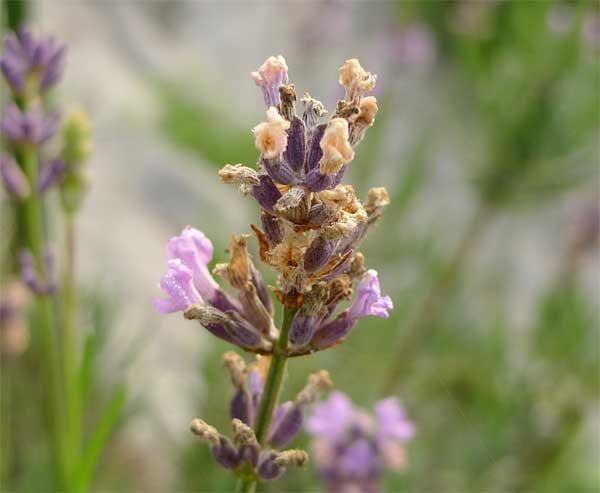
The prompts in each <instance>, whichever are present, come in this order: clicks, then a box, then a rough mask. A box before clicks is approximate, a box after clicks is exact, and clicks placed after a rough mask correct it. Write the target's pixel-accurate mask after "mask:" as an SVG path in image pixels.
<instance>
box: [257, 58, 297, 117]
mask: <svg viewBox="0 0 600 493" xmlns="http://www.w3.org/2000/svg"><path fill="white" fill-rule="evenodd" d="M252 78H253V79H254V82H255V83H256V85H257V86H260V88H261V89H262V91H263V96H264V98H265V105H266V107H267V108H269V107H270V106H278V105H279V103H280V102H281V98H280V96H279V86H280V85H281V84H287V83H288V81H289V80H288V66H287V64H286V63H285V58H283V57H282V56H281V55H279V56H276V57H275V56H270V57H269V58H267V60H266V61H265V63H263V64H262V65H261V66H260V67H259V68H258V71H257V72H252Z"/></svg>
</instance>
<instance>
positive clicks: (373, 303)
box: [348, 269, 394, 320]
mask: <svg viewBox="0 0 600 493" xmlns="http://www.w3.org/2000/svg"><path fill="white" fill-rule="evenodd" d="M393 307H394V305H393V303H392V300H391V298H390V297H389V296H381V288H380V287H379V279H378V278H377V271H375V270H373V269H370V270H368V271H367V272H366V273H365V275H364V277H363V278H362V280H361V281H360V283H359V284H358V296H357V297H356V300H355V301H354V303H352V306H351V307H350V310H349V313H348V315H349V317H350V318H351V319H354V320H357V319H359V318H360V317H366V316H368V315H372V316H374V317H382V318H388V317H389V313H388V310H391V309H392V308H393Z"/></svg>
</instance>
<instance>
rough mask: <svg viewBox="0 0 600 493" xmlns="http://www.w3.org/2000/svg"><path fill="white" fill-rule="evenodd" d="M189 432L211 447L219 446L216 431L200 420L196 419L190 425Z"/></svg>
mask: <svg viewBox="0 0 600 493" xmlns="http://www.w3.org/2000/svg"><path fill="white" fill-rule="evenodd" d="M190 431H191V432H192V433H193V434H194V435H197V436H198V437H200V438H201V439H202V440H204V441H205V442H207V443H209V444H210V445H212V446H213V447H216V446H218V445H219V442H220V440H219V432H218V431H217V429H216V428H215V427H213V426H210V425H209V424H208V423H206V422H204V421H202V420H201V419H198V418H196V419H194V420H193V421H192V422H191V423H190Z"/></svg>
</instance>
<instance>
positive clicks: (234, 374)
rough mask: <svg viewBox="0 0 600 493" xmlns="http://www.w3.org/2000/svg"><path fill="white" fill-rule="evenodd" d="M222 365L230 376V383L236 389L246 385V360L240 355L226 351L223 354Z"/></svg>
mask: <svg viewBox="0 0 600 493" xmlns="http://www.w3.org/2000/svg"><path fill="white" fill-rule="evenodd" d="M223 366H224V367H225V368H227V371H228V372H229V376H230V377H231V383H232V385H233V386H234V387H235V388H236V389H243V388H245V387H246V383H247V381H248V377H247V375H246V362H245V361H244V359H243V358H242V357H241V356H240V355H238V354H237V353H234V352H233V351H227V352H226V353H225V354H224V355H223Z"/></svg>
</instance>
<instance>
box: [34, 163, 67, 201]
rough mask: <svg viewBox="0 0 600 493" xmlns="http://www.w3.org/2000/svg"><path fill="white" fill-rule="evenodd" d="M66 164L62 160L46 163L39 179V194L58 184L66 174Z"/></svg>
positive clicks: (42, 167)
mask: <svg viewBox="0 0 600 493" xmlns="http://www.w3.org/2000/svg"><path fill="white" fill-rule="evenodd" d="M65 167H66V165H65V162H64V161H63V160H62V159H60V158H54V159H48V160H46V161H44V163H43V164H42V166H41V169H40V175H39V177H38V183H37V189H38V192H40V193H44V192H46V191H47V190H49V189H50V188H51V187H52V186H53V185H54V184H55V183H57V182H58V181H59V180H60V179H61V177H62V176H63V174H64V172H65Z"/></svg>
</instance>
